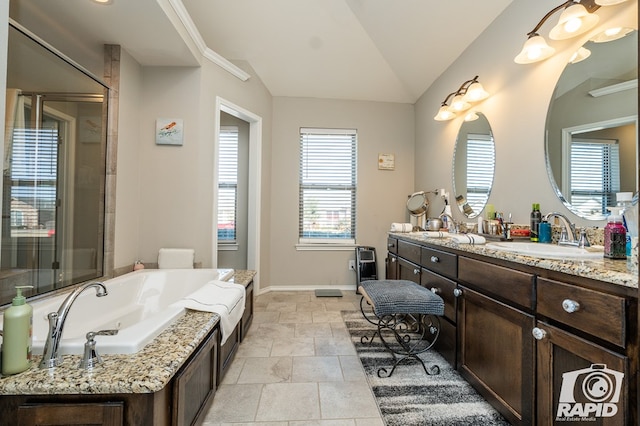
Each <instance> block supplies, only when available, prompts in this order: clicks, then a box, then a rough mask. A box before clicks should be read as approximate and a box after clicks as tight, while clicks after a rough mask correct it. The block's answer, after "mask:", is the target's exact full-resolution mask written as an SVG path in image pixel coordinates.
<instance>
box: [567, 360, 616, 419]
mask: <svg viewBox="0 0 640 426" xmlns="http://www.w3.org/2000/svg"><path fill="white" fill-rule="evenodd" d="M623 378H624V373H621V372H619V371H616V370H611V369H608V368H607V366H606V365H605V364H592V365H591V367H589V368H583V369H580V370H574V371H569V372H567V373H564V374H562V386H561V388H560V398H559V401H558V411H557V414H556V417H557V419H562V418H568V417H581V418H588V417H613V416H615V415H616V413H617V412H618V406H617V404H618V402H619V401H620V394H621V390H622V381H623Z"/></svg>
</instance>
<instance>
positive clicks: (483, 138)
mask: <svg viewBox="0 0 640 426" xmlns="http://www.w3.org/2000/svg"><path fill="white" fill-rule="evenodd" d="M495 164H496V157H495V151H494V148H493V137H492V136H491V135H486V134H472V133H469V134H468V135H467V203H468V204H469V207H471V208H472V209H473V211H475V212H479V211H482V209H483V208H484V206H485V204H486V203H487V200H488V199H489V193H490V192H491V184H492V183H493V171H494V170H495Z"/></svg>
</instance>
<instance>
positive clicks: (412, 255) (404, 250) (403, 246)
mask: <svg viewBox="0 0 640 426" xmlns="http://www.w3.org/2000/svg"><path fill="white" fill-rule="evenodd" d="M398 256H400V257H403V258H405V259H407V260H408V261H410V262H413V263H420V246H419V245H417V244H412V243H408V242H406V241H403V240H398Z"/></svg>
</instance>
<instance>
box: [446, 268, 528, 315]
mask: <svg viewBox="0 0 640 426" xmlns="http://www.w3.org/2000/svg"><path fill="white" fill-rule="evenodd" d="M458 262H459V266H458V279H459V280H460V281H461V282H464V283H466V284H469V285H470V286H473V287H475V288H476V289H478V290H481V291H482V290H485V291H487V292H489V293H491V294H493V295H495V296H497V297H498V298H501V299H503V300H506V301H508V302H513V303H516V304H518V305H520V306H521V307H524V308H526V309H529V310H533V309H534V299H533V292H534V289H533V275H532V274H528V273H526V272H520V271H514V270H513V269H509V268H504V267H502V266H498V265H492V264H490V263H485V262H481V261H479V260H475V259H469V258H467V257H460V259H459V260H458Z"/></svg>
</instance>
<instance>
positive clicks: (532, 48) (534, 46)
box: [514, 34, 556, 64]
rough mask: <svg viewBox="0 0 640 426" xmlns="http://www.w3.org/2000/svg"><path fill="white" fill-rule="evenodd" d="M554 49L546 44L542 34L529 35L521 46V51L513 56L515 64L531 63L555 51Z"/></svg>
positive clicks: (545, 57)
mask: <svg viewBox="0 0 640 426" xmlns="http://www.w3.org/2000/svg"><path fill="white" fill-rule="evenodd" d="M555 51H556V50H555V49H554V48H553V47H551V46H549V45H548V44H547V42H546V41H545V39H544V38H543V37H542V36H539V35H537V34H536V35H534V36H532V37H529V39H527V41H526V42H525V43H524V46H523V47H522V51H521V52H520V53H519V54H518V56H516V57H515V59H514V61H515V63H516V64H531V63H533V62H538V61H542V60H543V59H547V58H548V57H550V56H551V55H553V54H554V53H555Z"/></svg>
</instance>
